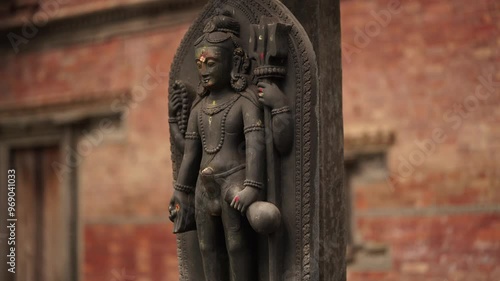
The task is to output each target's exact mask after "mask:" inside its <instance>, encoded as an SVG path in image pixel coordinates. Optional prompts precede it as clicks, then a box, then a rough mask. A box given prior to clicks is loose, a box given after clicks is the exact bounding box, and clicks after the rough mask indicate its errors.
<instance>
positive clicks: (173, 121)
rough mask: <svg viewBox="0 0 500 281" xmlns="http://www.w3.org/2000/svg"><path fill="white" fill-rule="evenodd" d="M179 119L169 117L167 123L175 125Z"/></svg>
mask: <svg viewBox="0 0 500 281" xmlns="http://www.w3.org/2000/svg"><path fill="white" fill-rule="evenodd" d="M178 121H179V119H178V118H177V117H170V118H168V123H177V122H178Z"/></svg>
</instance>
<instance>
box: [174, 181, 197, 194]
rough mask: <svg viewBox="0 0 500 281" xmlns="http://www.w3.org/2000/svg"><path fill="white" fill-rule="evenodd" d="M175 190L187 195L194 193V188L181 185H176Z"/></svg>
mask: <svg viewBox="0 0 500 281" xmlns="http://www.w3.org/2000/svg"><path fill="white" fill-rule="evenodd" d="M174 189H175V190H177V191H181V192H184V193H187V194H189V193H193V192H194V187H192V186H189V185H184V184H180V183H176V184H174Z"/></svg>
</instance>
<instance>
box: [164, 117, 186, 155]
mask: <svg viewBox="0 0 500 281" xmlns="http://www.w3.org/2000/svg"><path fill="white" fill-rule="evenodd" d="M168 122H169V123H170V139H171V141H172V142H173V144H174V145H175V147H177V149H179V150H180V151H184V146H185V140H184V135H183V134H182V132H181V130H180V129H179V125H177V122H178V119H177V117H170V118H169V120H168Z"/></svg>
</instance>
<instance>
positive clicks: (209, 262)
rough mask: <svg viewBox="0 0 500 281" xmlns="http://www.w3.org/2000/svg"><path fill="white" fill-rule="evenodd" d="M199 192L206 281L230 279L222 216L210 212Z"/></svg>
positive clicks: (199, 230) (198, 224)
mask: <svg viewBox="0 0 500 281" xmlns="http://www.w3.org/2000/svg"><path fill="white" fill-rule="evenodd" d="M198 193H201V192H199V191H198V190H197V194H196V206H195V207H196V228H197V234H198V241H199V246H200V251H201V256H202V260H203V271H204V273H205V281H229V277H228V269H227V263H228V262H227V254H226V251H225V247H224V244H223V243H224V240H223V237H224V233H223V226H222V222H221V217H219V216H212V215H210V214H209V212H208V211H207V210H206V208H205V206H204V202H203V200H204V198H203V196H201V195H199V194H198Z"/></svg>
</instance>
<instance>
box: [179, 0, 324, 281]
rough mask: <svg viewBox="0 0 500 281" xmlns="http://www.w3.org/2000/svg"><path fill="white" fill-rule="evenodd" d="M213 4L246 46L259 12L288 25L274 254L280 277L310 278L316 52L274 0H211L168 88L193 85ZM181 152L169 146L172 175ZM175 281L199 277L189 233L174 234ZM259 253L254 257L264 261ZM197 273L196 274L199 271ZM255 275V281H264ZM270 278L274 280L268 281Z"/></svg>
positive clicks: (197, 256)
mask: <svg viewBox="0 0 500 281" xmlns="http://www.w3.org/2000/svg"><path fill="white" fill-rule="evenodd" d="M217 8H222V9H225V10H229V11H231V12H232V13H233V14H234V16H235V18H236V19H238V20H239V22H240V24H241V34H240V37H241V38H242V42H243V44H244V46H243V47H244V49H245V50H247V49H248V38H249V36H250V35H249V34H250V25H251V24H257V23H258V22H259V19H260V18H261V16H266V17H272V18H274V19H276V20H277V21H279V22H281V23H285V24H288V25H291V31H290V33H289V36H288V47H289V53H288V61H287V74H286V78H285V79H284V81H283V84H282V85H281V86H282V87H281V89H282V90H283V92H284V93H285V94H286V95H287V97H288V99H289V101H290V107H291V110H292V113H293V116H294V119H293V120H294V124H293V126H294V138H295V139H294V146H293V150H292V151H291V153H290V154H289V155H288V156H286V157H284V158H282V159H281V181H282V184H281V186H282V192H281V193H282V194H283V199H282V202H281V206H278V207H279V209H280V210H281V212H282V219H283V221H282V222H283V226H284V231H283V232H284V233H283V234H282V237H283V252H282V253H281V257H280V263H281V264H280V268H281V269H280V271H281V272H282V274H281V276H282V277H281V278H280V279H281V280H287V281H288V280H311V279H312V280H315V279H316V278H315V277H314V276H311V271H312V270H314V268H315V267H316V265H315V264H316V263H315V261H314V259H315V254H314V253H313V250H314V249H316V246H314V245H313V244H314V243H318V241H314V237H315V235H313V232H314V231H316V230H315V229H314V228H315V225H317V224H316V223H315V220H316V219H317V215H316V214H315V213H314V210H313V209H312V206H313V205H314V204H315V202H314V201H315V198H316V196H317V194H318V193H317V174H318V167H317V164H316V163H317V161H316V159H317V151H318V150H317V149H316V146H317V142H318V141H317V139H316V138H315V137H313V136H317V130H318V125H317V124H318V120H317V116H316V112H317V110H316V106H317V96H318V93H317V91H318V76H317V72H318V70H317V63H316V56H315V54H314V50H313V47H312V44H311V42H310V41H309V39H308V36H307V34H306V32H305V31H304V29H303V28H302V26H301V25H300V24H299V22H298V21H297V20H296V19H295V17H294V16H293V15H292V14H291V12H290V11H288V9H287V8H286V7H285V6H284V5H283V4H282V3H281V2H279V1H274V0H255V1H243V0H212V1H209V3H208V4H207V5H206V6H205V8H204V9H203V11H202V12H201V14H200V16H199V17H198V18H197V19H196V20H195V22H194V23H193V25H192V26H191V27H190V29H189V30H188V32H187V33H186V34H185V36H184V38H183V40H182V42H181V45H180V47H179V49H178V50H177V53H176V55H175V58H174V61H173V64H172V66H171V72H170V87H172V85H173V84H174V82H175V81H176V80H183V81H186V82H188V83H189V84H191V85H198V83H199V79H198V76H197V72H196V64H195V60H194V47H193V45H194V42H195V40H196V39H197V38H198V37H199V36H201V35H202V30H203V28H204V23H205V21H206V20H207V19H208V18H210V17H211V16H213V15H214V13H215V10H216V9H217ZM181 157H182V152H181V151H179V150H178V149H177V148H176V147H175V146H174V145H172V162H173V169H174V179H175V178H176V177H177V171H178V169H179V165H180V162H181ZM177 242H178V257H179V271H180V280H182V281H188V280H189V281H199V280H204V278H203V276H202V274H203V273H202V272H201V270H199V269H200V268H202V262H201V257H200V254H199V247H198V240H197V235H196V232H195V231H192V232H188V233H185V234H178V235H177ZM266 254H267V253H260V255H262V257H259V260H264V261H265V259H267V257H265V255H266ZM200 274H201V275H200ZM264 275H265V274H261V279H260V280H259V281H268V279H267V278H266V277H265V276H264ZM273 281H274V280H273Z"/></svg>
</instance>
